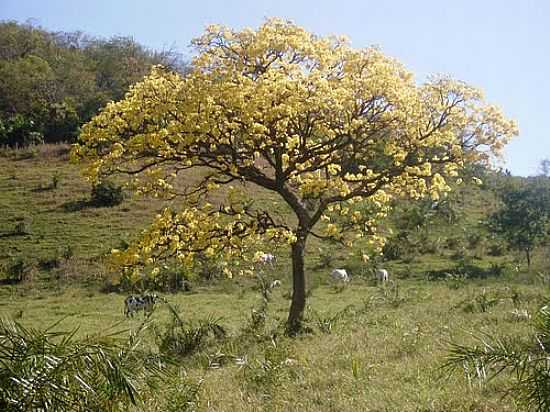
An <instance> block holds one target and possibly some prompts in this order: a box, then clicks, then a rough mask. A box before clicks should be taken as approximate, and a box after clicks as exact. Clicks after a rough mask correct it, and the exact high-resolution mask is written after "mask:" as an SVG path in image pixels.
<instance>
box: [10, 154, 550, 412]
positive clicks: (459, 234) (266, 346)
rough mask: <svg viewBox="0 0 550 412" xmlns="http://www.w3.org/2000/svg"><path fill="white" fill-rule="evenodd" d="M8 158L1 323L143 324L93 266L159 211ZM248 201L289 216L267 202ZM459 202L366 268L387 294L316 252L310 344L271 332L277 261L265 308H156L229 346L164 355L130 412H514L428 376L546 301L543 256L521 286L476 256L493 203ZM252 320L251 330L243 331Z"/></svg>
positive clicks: (220, 297) (187, 302) (205, 287)
mask: <svg viewBox="0 0 550 412" xmlns="http://www.w3.org/2000/svg"><path fill="white" fill-rule="evenodd" d="M5 154H6V155H9V156H8V157H4V158H2V159H1V161H2V166H1V167H0V210H2V213H0V265H1V266H2V267H3V268H4V271H5V272H6V271H7V270H8V269H9V268H10V267H11V266H12V265H13V264H14V263H15V262H17V261H18V260H22V261H23V263H24V265H25V271H26V272H25V280H24V281H23V282H21V283H19V284H14V285H4V286H0V317H3V318H10V319H16V320H17V321H19V322H21V323H22V324H23V325H25V326H27V327H38V328H42V327H45V326H47V325H51V324H53V323H54V322H57V321H59V320H61V319H63V320H62V322H61V323H59V324H58V325H57V326H56V328H57V330H69V329H72V328H76V327H77V328H78V332H77V335H78V336H86V335H92V334H97V333H99V334H105V333H110V332H112V331H115V330H123V331H125V332H124V333H128V332H127V331H128V330H136V329H137V328H138V327H139V325H140V323H141V321H142V320H143V315H139V316H136V317H135V318H133V319H126V318H125V317H124V315H123V300H124V297H125V295H124V294H121V293H120V294H119V293H106V292H104V291H102V287H103V285H104V280H103V276H104V275H106V268H105V266H104V263H103V258H104V257H105V256H106V254H107V253H108V252H109V250H110V249H111V248H112V247H116V246H118V245H119V244H120V243H121V242H122V241H126V240H130V239H132V238H133V237H134V236H135V235H136V234H137V233H138V232H139V230H140V229H141V228H143V227H145V226H146V225H147V223H148V222H149V221H150V220H151V219H152V217H153V216H154V214H155V212H156V211H158V210H159V209H160V208H162V207H163V203H162V202H160V201H155V200H143V199H127V200H125V201H124V202H123V203H122V204H121V205H119V206H115V207H94V206H93V205H92V204H90V202H89V197H90V185H89V184H88V183H87V182H85V181H84V180H83V179H82V178H81V177H80V176H79V171H78V169H77V167H76V166H73V165H70V164H69V163H68V162H67V147H66V146H41V147H39V148H37V149H36V153H34V155H33V156H30V157H28V158H25V157H27V156H25V153H24V152H21V151H20V152H12V153H5ZM54 176H56V177H55V179H54ZM55 180H57V185H56V187H54V186H55V185H54V181H55ZM250 190H255V189H250ZM254 194H255V196H256V197H257V198H258V199H261V200H260V201H262V202H266V203H267V202H269V203H270V204H273V207H274V208H279V212H280V213H285V209H284V208H283V207H282V206H281V205H279V204H277V203H273V202H275V201H276V199H275V198H274V197H269V195H266V194H265V193H261V192H254ZM457 202H458V203H456V204H457V205H458V206H457V208H458V209H459V210H458V212H459V214H460V215H461V216H462V217H461V218H460V220H457V223H455V224H452V225H451V224H448V223H444V222H445V219H444V218H441V217H440V216H432V215H430V216H431V217H430V218H429V219H428V220H427V221H426V222H425V224H422V225H414V224H412V225H409V226H410V227H408V228H407V232H406V234H405V235H406V239H407V240H406V242H404V241H403V240H401V245H402V244H404V243H406V247H403V248H402V250H401V251H400V252H399V253H400V256H398V257H395V258H394V259H391V260H386V261H384V262H381V261H379V262H378V263H379V264H382V265H384V266H385V267H388V268H389V269H390V274H391V277H392V280H393V281H392V283H391V284H390V285H387V286H382V285H377V284H376V282H374V281H373V280H372V278H371V276H370V272H369V271H368V268H367V267H365V265H363V264H361V263H360V262H359V260H357V259H356V258H350V257H349V255H348V254H347V251H344V250H340V249H339V248H337V247H335V246H334V245H326V244H325V245H321V244H319V243H315V242H312V243H311V244H310V248H309V253H308V258H307V270H308V275H309V278H310V285H309V288H310V298H309V305H310V306H309V308H308V311H307V325H308V327H309V328H310V333H309V334H306V335H304V336H301V337H299V338H297V339H294V340H289V339H288V338H285V337H284V336H283V334H282V329H281V325H282V324H283V322H284V320H285V319H286V315H287V310H288V306H289V297H290V289H291V282H290V267H289V263H288V261H287V259H286V258H285V256H284V253H285V251H282V250H281V251H278V252H277V254H278V255H279V256H281V258H280V259H279V261H278V263H277V266H276V267H275V268H273V269H269V268H268V269H263V270H262V271H261V274H262V276H263V277H265V278H266V279H275V278H278V279H281V280H282V286H281V287H280V288H278V289H274V290H273V292H272V294H271V300H270V302H269V303H268V304H267V308H265V307H262V305H261V302H262V300H261V298H260V293H259V292H260V291H259V287H258V282H257V281H256V280H255V279H248V278H246V279H242V278H241V279H234V280H233V281H229V280H219V281H217V282H212V281H206V280H204V281H202V282H196V283H194V285H193V286H194V287H193V290H192V291H191V292H186V293H176V294H165V295H164V296H165V297H166V300H167V302H168V304H170V305H172V306H175V307H178V308H179V310H180V311H181V316H182V318H183V319H184V321H185V322H186V323H185V327H186V328H188V329H189V330H192V328H193V327H194V326H196V325H197V324H196V322H198V321H199V320H205V319H207V318H210V319H211V320H214V321H215V322H219V324H221V325H222V326H223V327H224V328H225V330H226V331H227V335H226V337H225V338H223V339H219V340H218V339H214V338H209V339H205V340H203V341H201V342H200V344H199V345H198V346H197V347H194V348H193V350H191V351H189V353H179V354H176V359H177V366H175V367H174V368H176V369H178V368H179V369H180V376H179V377H172V378H170V379H171V380H170V381H168V382H164V383H163V384H162V385H161V386H160V387H158V388H157V389H156V390H151V389H144V390H143V396H144V404H142V405H141V406H140V407H139V408H137V410H146V411H166V410H185V408H187V410H193V409H198V410H205V411H206V410H209V411H235V410H243V411H256V410H273V411H331V410H332V411H340V410H364V411H380V412H381V411H411V412H412V411H439V412H443V411H464V412H466V411H484V412H489V411H514V410H518V409H517V405H516V404H515V402H514V401H513V400H512V399H511V398H509V397H503V395H504V391H505V388H506V387H507V386H506V385H510V384H511V383H512V380H511V378H510V379H509V378H505V377H502V378H498V379H495V380H489V381H487V380H483V379H479V376H478V375H476V372H475V371H471V370H465V371H464V372H465V373H464V374H461V373H459V374H455V375H451V376H447V375H445V374H443V373H442V372H441V370H440V369H439V368H440V367H441V365H442V364H443V363H444V361H445V357H446V355H447V354H448V350H449V342H451V341H453V342H460V343H474V342H476V339H475V335H477V336H479V335H480V334H481V333H486V334H490V335H492V334H507V335H513V336H520V335H523V334H525V333H527V332H528V331H530V330H532V324H531V319H530V318H531V317H532V316H535V314H536V312H537V309H538V307H539V306H540V305H542V304H543V303H544V302H545V299H546V298H545V297H546V296H547V295H548V293H547V292H548V283H547V279H546V278H545V277H544V276H539V277H537V276H536V275H535V274H534V273H535V272H536V271H541V272H544V273H546V272H545V271H546V270H547V267H545V266H544V265H545V263H544V262H545V260H544V251H542V252H541V254H540V255H539V256H538V258H537V262H538V263H537V265H538V267H536V268H535V270H534V271H533V272H532V273H524V272H523V271H522V270H521V269H520V271H519V272H517V271H516V270H515V266H514V265H515V263H513V262H514V259H515V257H514V256H512V255H509V254H507V252H506V251H505V250H500V251H499V253H493V255H494V256H490V255H489V254H488V251H489V250H490V248H491V245H492V244H493V242H494V241H493V240H492V239H490V238H488V237H487V236H486V235H485V234H484V232H483V231H482V230H481V229H479V221H480V220H481V219H482V218H483V217H484V216H485V215H486V213H487V212H488V211H489V210H491V208H493V207H495V200H494V198H492V196H491V195H490V193H489V192H487V191H484V190H482V189H479V188H477V189H465V191H464V192H463V193H462V192H461V193H460V194H459V195H458V198H457ZM411 208H412V206H411V205H410V204H402V205H400V206H399V209H400V212H399V213H401V214H403V215H404V218H403V219H405V220H407V219H410V218H411V214H410V210H411ZM400 219H401V218H399V216H397V215H396V216H395V217H394V218H393V221H392V222H391V226H393V230H394V235H396V234H397V233H398V232H400V231H404V230H405V229H404V226H403V225H401V226H400V223H399V222H403V220H402V219H401V220H400ZM20 223H23V225H20ZM402 239H403V238H402ZM449 239H450V240H449ZM319 248H321V250H320V249H319ZM322 264H324V266H323V265H322ZM337 266H339V267H341V266H344V267H347V268H349V269H350V270H351V272H352V274H353V277H352V282H351V284H350V285H349V286H347V287H340V286H335V285H332V284H330V282H329V281H328V279H327V273H328V271H329V270H330V268H331V267H337ZM168 304H159V305H158V307H157V309H156V310H155V312H154V313H153V315H152V317H151V318H150V319H149V322H150V323H151V324H152V325H153V327H152V328H151V329H150V330H149V332H147V334H146V337H145V341H146V344H147V345H148V347H150V348H152V349H153V350H155V351H158V350H161V349H160V343H161V341H162V339H163V336H164V337H166V336H167V333H168V331H170V330H172V329H173V328H174V325H173V324H171V323H170V321H169V320H170V311H169V310H168ZM258 316H260V318H258ZM252 319H255V320H256V321H258V319H260V320H261V321H260V322H259V323H258V322H257V323H256V327H252V325H253V322H252ZM171 328H172V329H171ZM176 369H175V370H176ZM181 370H183V371H184V372H182V371H181ZM181 373H184V375H181ZM181 376H184V378H183V380H182V378H181ZM182 382H184V383H185V384H184V383H182ZM187 384H189V385H191V384H193V385H199V390H198V394H197V395H196V397H195V395H193V394H192V393H191V392H189V393H187V392H186V390H187V389H189V387H190V386H189V387H188V386H185V385H187ZM182 385H183V386H182ZM186 388H187V389H186ZM178 391H179V392H178ZM185 394H188V395H189V399H187V398H185V396H184V395H185ZM184 398H185V399H184ZM178 399H179V400H178ZM182 399H183V400H182ZM190 400H192V401H193V402H191V403H190V402H188V401H190ZM520 410H521V409H520Z"/></svg>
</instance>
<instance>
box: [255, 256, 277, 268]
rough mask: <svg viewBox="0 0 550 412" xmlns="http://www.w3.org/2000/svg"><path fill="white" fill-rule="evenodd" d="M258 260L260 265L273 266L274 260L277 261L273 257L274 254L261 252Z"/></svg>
mask: <svg viewBox="0 0 550 412" xmlns="http://www.w3.org/2000/svg"><path fill="white" fill-rule="evenodd" d="M259 260H260V263H261V264H262V265H271V266H274V265H275V262H276V261H277V258H276V257H275V255H272V254H271V253H263V254H262V255H260V258H259Z"/></svg>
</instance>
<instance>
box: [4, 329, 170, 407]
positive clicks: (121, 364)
mask: <svg viewBox="0 0 550 412" xmlns="http://www.w3.org/2000/svg"><path fill="white" fill-rule="evenodd" d="M57 325H58V323H56V324H54V325H52V326H50V327H49V328H47V329H44V330H40V329H32V328H26V327H24V326H23V325H21V324H20V323H18V322H14V321H10V320H3V319H0V410H2V411H14V412H19V411H21V412H22V411H82V412H84V411H86V412H89V411H119V410H127V408H128V406H130V405H137V404H138V403H140V401H141V396H140V393H141V389H142V388H143V387H145V386H147V385H152V384H153V383H154V381H155V379H156V378H160V377H164V376H166V375H167V374H168V372H167V371H168V369H167V368H165V364H164V363H163V362H162V361H161V359H159V358H158V357H157V356H155V355H153V354H150V353H148V352H146V351H144V350H142V349H141V348H142V345H141V339H140V336H141V334H142V332H143V330H144V329H145V328H146V325H145V324H143V325H142V326H141V327H140V328H139V329H138V331H137V332H136V333H132V334H131V335H130V338H129V339H121V337H120V334H118V333H116V334H113V335H110V336H104V337H101V336H93V337H84V338H78V337H77V335H76V333H77V330H76V329H75V330H72V331H69V332H59V331H56V330H55V329H56V328H57Z"/></svg>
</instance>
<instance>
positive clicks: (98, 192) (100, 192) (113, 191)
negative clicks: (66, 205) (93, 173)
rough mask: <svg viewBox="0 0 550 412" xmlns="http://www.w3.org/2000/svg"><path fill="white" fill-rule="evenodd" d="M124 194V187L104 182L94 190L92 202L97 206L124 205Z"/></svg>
mask: <svg viewBox="0 0 550 412" xmlns="http://www.w3.org/2000/svg"><path fill="white" fill-rule="evenodd" d="M123 200H124V192H123V190H122V187H120V186H118V185H116V184H115V183H113V182H111V181H108V180H106V181H103V182H101V183H99V184H97V185H95V186H94V187H93V188H92V199H91V202H92V203H93V204H94V205H95V206H104V207H111V206H116V205H119V204H121V203H122V201H123Z"/></svg>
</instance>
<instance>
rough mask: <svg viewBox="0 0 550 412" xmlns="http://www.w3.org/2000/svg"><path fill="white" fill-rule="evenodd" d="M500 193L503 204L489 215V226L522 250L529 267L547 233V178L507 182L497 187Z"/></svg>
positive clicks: (549, 205)
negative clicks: (532, 256)
mask: <svg viewBox="0 0 550 412" xmlns="http://www.w3.org/2000/svg"><path fill="white" fill-rule="evenodd" d="M499 197H500V199H501V201H502V208H501V209H500V210H499V211H497V212H496V213H494V214H493V215H492V216H491V218H490V220H489V223H490V226H491V228H492V230H493V231H494V232H495V233H497V234H499V235H501V236H502V237H504V239H506V241H507V242H508V244H509V245H510V247H512V248H513V249H516V250H518V251H522V252H524V253H525V257H526V259H527V266H528V267H531V255H532V252H533V250H534V249H535V247H536V246H537V245H538V244H539V243H540V242H542V241H543V240H545V239H548V237H549V228H550V226H549V223H550V180H549V179H548V178H546V177H539V178H534V179H530V180H529V181H528V182H526V183H519V182H518V183H515V184H509V185H508V186H505V187H503V188H502V189H501V190H500V193H499Z"/></svg>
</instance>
